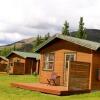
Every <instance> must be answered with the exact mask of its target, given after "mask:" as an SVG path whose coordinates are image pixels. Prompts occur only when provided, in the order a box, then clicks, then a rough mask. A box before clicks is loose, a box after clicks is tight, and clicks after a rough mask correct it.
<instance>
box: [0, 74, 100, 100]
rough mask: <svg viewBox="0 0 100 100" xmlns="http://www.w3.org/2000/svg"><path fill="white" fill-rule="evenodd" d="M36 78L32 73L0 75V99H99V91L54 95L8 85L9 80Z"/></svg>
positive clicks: (31, 80) (18, 80)
mask: <svg viewBox="0 0 100 100" xmlns="http://www.w3.org/2000/svg"><path fill="white" fill-rule="evenodd" d="M37 81H38V78H37V77H35V76H32V75H22V76H20V75H0V100H99V99H100V92H93V93H88V94H81V95H71V96H55V95H50V94H43V93H39V92H33V91H28V90H23V89H18V88H13V87H11V86H10V83H11V82H29V83H33V82H37Z"/></svg>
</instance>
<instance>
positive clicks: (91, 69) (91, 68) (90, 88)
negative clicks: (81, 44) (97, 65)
mask: <svg viewBox="0 0 100 100" xmlns="http://www.w3.org/2000/svg"><path fill="white" fill-rule="evenodd" d="M91 59H92V60H91V64H90V77H89V90H92V77H93V76H92V74H93V53H92V54H91Z"/></svg>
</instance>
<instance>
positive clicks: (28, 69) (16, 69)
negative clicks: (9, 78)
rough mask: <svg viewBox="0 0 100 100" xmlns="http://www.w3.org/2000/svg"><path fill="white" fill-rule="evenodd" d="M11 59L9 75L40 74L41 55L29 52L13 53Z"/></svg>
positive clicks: (10, 55) (9, 56) (9, 57)
mask: <svg viewBox="0 0 100 100" xmlns="http://www.w3.org/2000/svg"><path fill="white" fill-rule="evenodd" d="M7 58H8V59H9V74H33V73H35V72H36V73H39V71H38V69H39V62H40V61H39V54H37V53H28V52H19V51H13V52H11V53H10V54H9V55H8V56H7Z"/></svg>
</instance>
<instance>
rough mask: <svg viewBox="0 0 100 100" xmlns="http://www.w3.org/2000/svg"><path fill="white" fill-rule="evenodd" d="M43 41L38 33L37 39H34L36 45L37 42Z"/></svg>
mask: <svg viewBox="0 0 100 100" xmlns="http://www.w3.org/2000/svg"><path fill="white" fill-rule="evenodd" d="M42 42H43V39H42V38H41V36H40V35H38V36H37V39H36V46H38V45H39V44H41V43H42Z"/></svg>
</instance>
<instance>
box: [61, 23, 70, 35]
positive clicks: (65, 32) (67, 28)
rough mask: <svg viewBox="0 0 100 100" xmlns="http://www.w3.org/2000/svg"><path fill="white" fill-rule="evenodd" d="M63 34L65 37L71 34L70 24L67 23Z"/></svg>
mask: <svg viewBox="0 0 100 100" xmlns="http://www.w3.org/2000/svg"><path fill="white" fill-rule="evenodd" d="M62 34H63V35H70V33H69V23H68V22H67V21H65V23H64V26H63V28H62Z"/></svg>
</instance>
